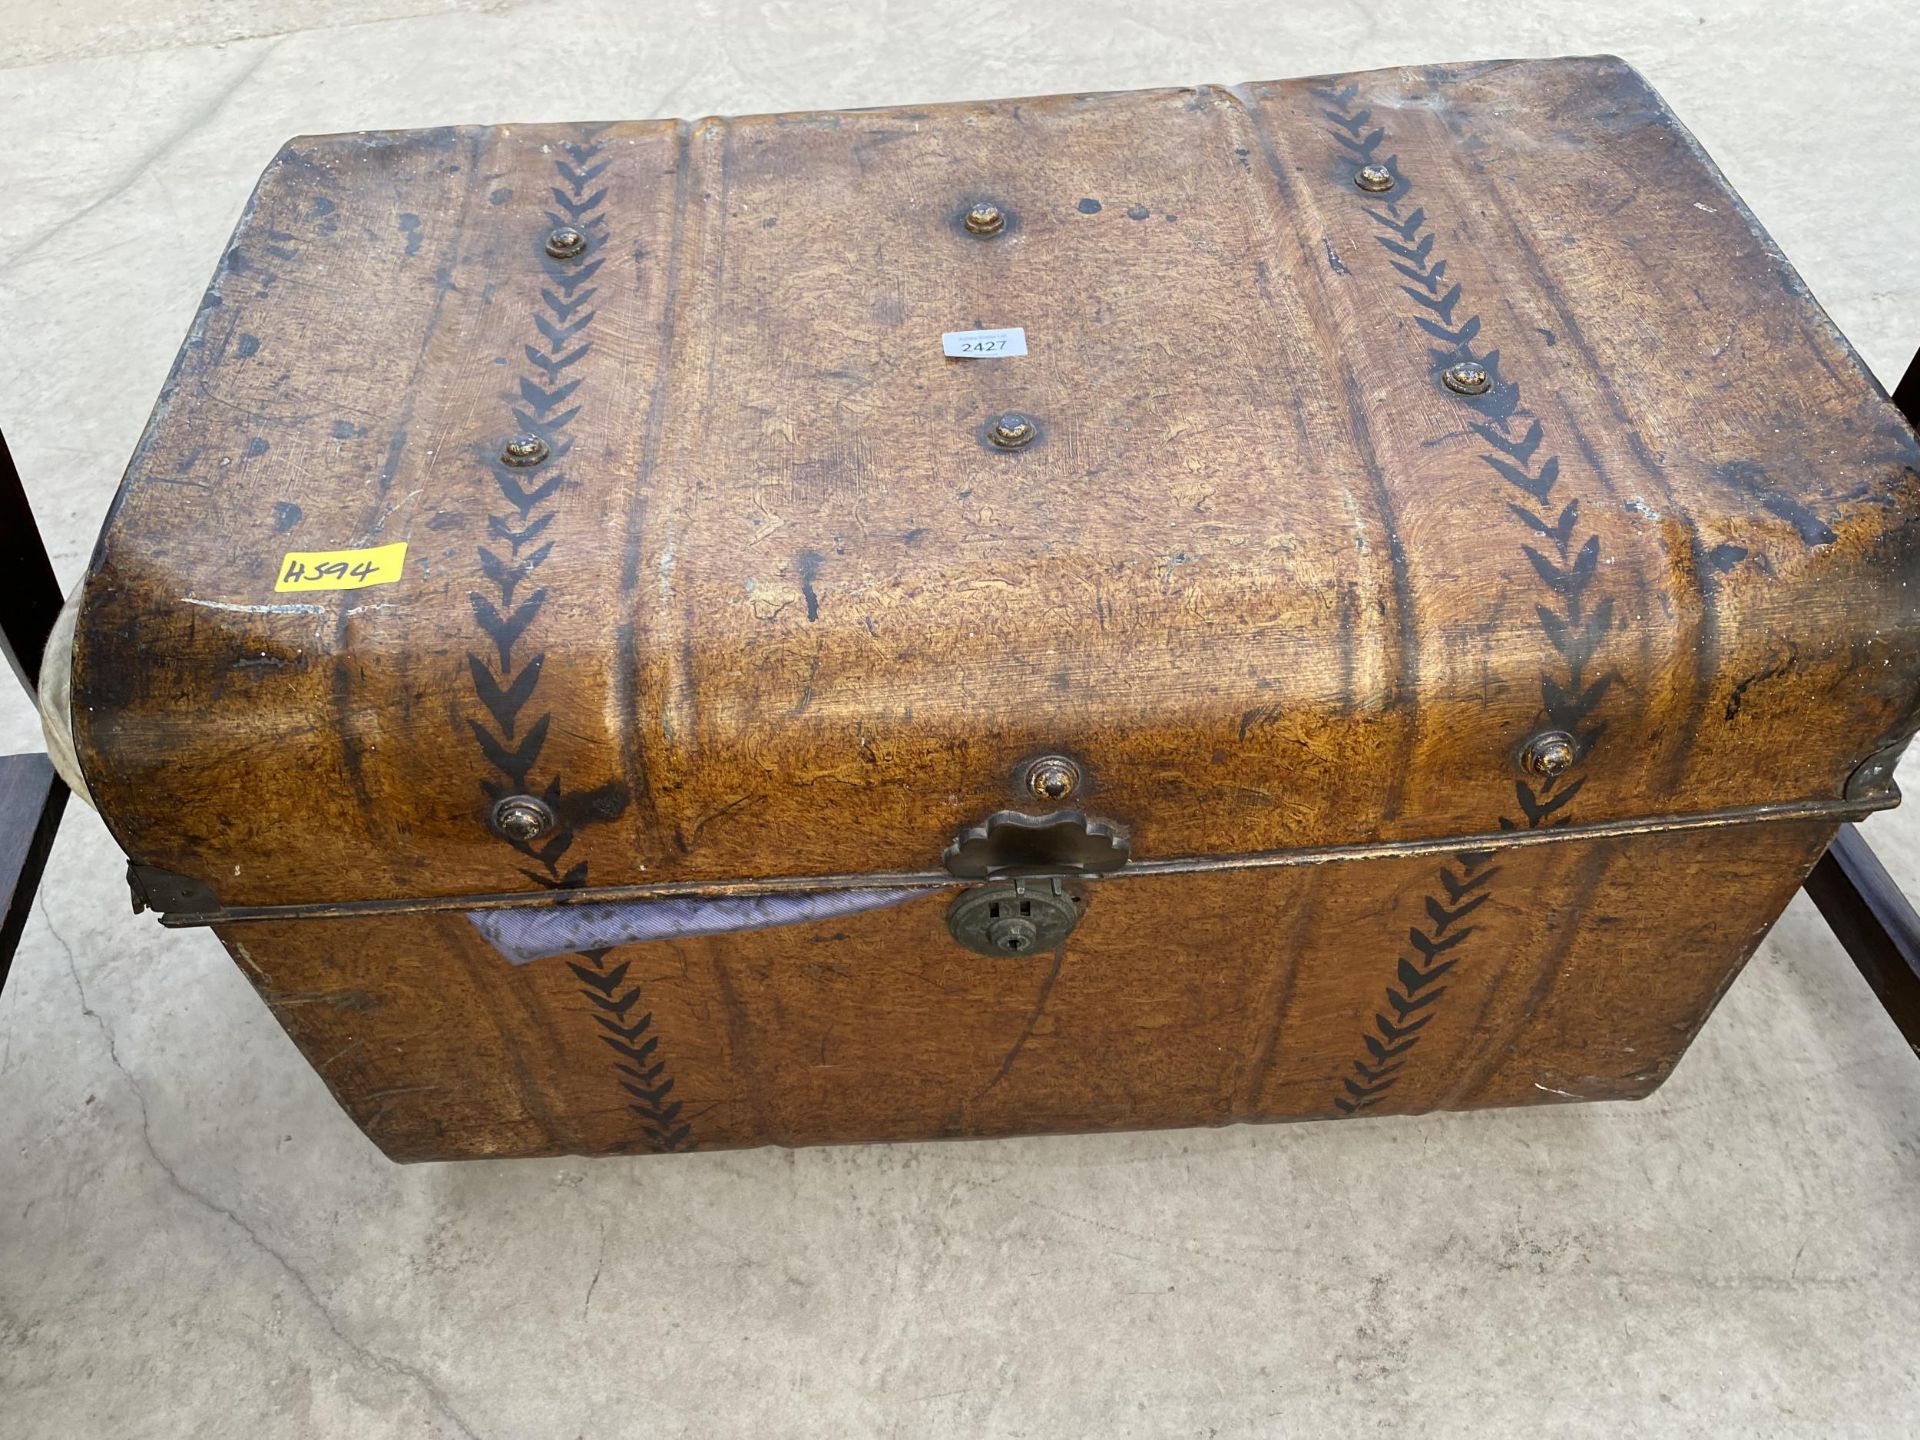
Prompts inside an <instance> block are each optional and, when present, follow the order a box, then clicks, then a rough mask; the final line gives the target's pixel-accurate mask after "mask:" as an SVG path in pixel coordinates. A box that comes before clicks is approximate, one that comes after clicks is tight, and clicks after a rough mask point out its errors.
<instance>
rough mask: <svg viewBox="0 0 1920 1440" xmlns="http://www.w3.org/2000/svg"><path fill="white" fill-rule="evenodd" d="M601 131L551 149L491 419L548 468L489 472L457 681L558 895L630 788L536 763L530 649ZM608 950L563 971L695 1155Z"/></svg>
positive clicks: (634, 1103) (603, 233)
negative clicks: (566, 251) (521, 306)
mask: <svg viewBox="0 0 1920 1440" xmlns="http://www.w3.org/2000/svg"><path fill="white" fill-rule="evenodd" d="M599 133H600V131H599V129H597V128H596V129H589V130H583V131H580V132H578V137H579V138H578V139H577V140H574V141H571V142H563V143H561V144H558V145H556V146H554V147H553V153H554V161H553V168H554V183H553V185H552V186H551V188H550V189H549V191H548V196H549V198H550V199H551V202H552V205H551V208H549V209H547V211H546V227H545V228H542V229H541V230H539V231H538V232H533V231H531V230H530V232H529V234H528V237H527V243H528V245H529V246H530V248H531V252H532V254H533V255H534V257H535V258H536V260H537V263H538V264H539V266H540V271H541V284H540V298H539V302H538V303H537V304H536V305H535V306H534V308H533V315H532V319H533V325H532V333H531V336H530V338H529V339H528V340H527V341H526V342H525V343H524V344H523V346H522V350H521V355H522V358H523V359H524V361H525V368H524V369H522V370H520V371H519V373H518V374H517V375H516V376H515V377H514V379H515V384H514V387H513V389H512V390H511V392H510V394H509V397H508V399H507V403H506V414H505V415H504V416H502V417H501V429H502V434H501V437H500V442H499V443H504V441H505V439H506V437H507V436H509V435H514V434H525V435H537V436H539V437H540V439H541V440H543V441H544V442H545V443H546V446H547V457H546V459H545V460H544V461H543V462H542V463H541V464H539V465H537V466H532V467H522V466H511V465H508V464H506V463H505V461H504V460H503V459H501V458H500V457H499V455H498V454H497V453H496V454H495V455H494V456H492V457H491V458H490V459H489V461H488V467H489V475H488V479H489V480H490V482H491V486H492V488H493V489H495V490H497V491H498V493H499V495H500V496H501V498H502V499H503V500H504V502H505V504H504V507H503V508H502V509H501V510H500V511H499V512H498V513H495V514H492V515H489V516H488V517H487V531H486V535H485V538H484V541H483V543H482V544H481V545H480V546H479V547H478V559H479V576H478V588H476V589H475V590H473V591H472V592H471V593H470V594H469V595H468V600H469V602H470V603H471V605H472V607H473V618H474V623H475V624H476V625H477V626H478V627H479V629H480V631H481V633H482V634H483V635H484V636H485V637H486V643H485V645H484V646H483V647H482V648H480V649H477V650H472V651H469V652H468V654H467V674H468V677H469V679H471V681H472V682H473V695H474V699H475V701H476V702H477V705H476V708H475V710H474V712H473V713H472V714H470V715H469V716H468V717H467V726H468V729H469V730H470V731H471V732H472V735H473V739H474V742H475V743H476V744H477V745H478V746H479V748H480V755H481V758H482V759H483V760H484V761H485V763H486V766H487V773H486V774H485V775H484V776H483V778H482V779H481V781H480V789H481V791H482V792H483V793H484V794H485V796H486V800H487V803H488V804H489V805H491V804H492V803H494V802H495V801H498V800H500V799H502V798H504V797H505V796H508V795H521V794H531V795H538V796H540V797H541V798H542V799H544V800H545V801H546V802H547V804H548V806H549V807H551V809H552V810H553V813H554V815H555V816H556V817H557V819H558V821H559V823H558V824H557V825H555V826H554V828H553V829H552V830H551V831H550V832H549V833H547V834H546V835H543V836H540V837H538V838H537V839H535V840H531V841H523V840H515V839H512V838H509V837H506V836H501V837H500V843H501V844H503V845H510V846H512V847H513V849H515V850H516V851H518V852H519V854H520V855H521V857H522V859H523V861H524V863H523V864H522V865H521V866H520V871H521V873H522V874H524V875H526V876H527V877H528V878H529V879H531V880H533V881H535V882H536V883H538V884H540V885H544V886H546V887H548V888H550V889H555V890H570V889H577V888H579V887H581V886H584V885H585V884H587V862H586V861H585V860H575V861H574V862H573V863H572V864H568V862H567V856H568V852H570V851H571V850H572V849H573V847H574V842H575V840H576V839H577V838H578V835H579V832H580V830H581V829H582V828H583V827H585V826H587V825H591V824H595V823H598V822H601V821H606V820H614V819H618V818H619V816H620V815H622V814H623V813H624V812H625V810H626V807H627V802H628V799H629V796H628V793H627V787H626V786H625V784H623V783H621V782H619V781H609V782H607V783H604V784H600V785H597V786H588V787H585V788H580V787H574V786H569V785H567V784H565V783H564V782H563V781H562V778H561V776H560V774H559V772H558V770H557V769H556V768H555V767H553V766H552V765H550V764H549V765H545V766H543V765H542V758H543V754H544V752H545V750H546V745H547V740H548V738H549V736H550V734H551V733H552V729H553V714H552V712H551V711H550V710H548V709H546V708H545V707H544V706H543V705H542V703H541V699H542V696H541V689H540V686H541V677H542V673H543V671H544V669H545V666H546V658H547V657H546V652H545V651H544V650H542V649H540V648H539V637H540V616H541V613H542V611H543V610H544V608H545V606H546V604H547V596H548V588H547V586H546V585H545V584H543V583H542V580H541V570H542V567H543V566H545V564H546V563H547V561H548V560H549V559H550V558H551V557H552V555H553V551H554V544H555V542H554V540H553V539H552V538H551V536H550V535H549V534H548V531H549V529H550V527H551V526H552V524H553V520H554V517H555V516H556V515H557V514H558V513H559V506H560V504H561V502H562V501H563V499H564V498H565V495H566V493H567V491H568V488H569V484H570V482H569V480H568V476H567V469H566V460H567V453H568V451H569V450H570V449H571V448H572V443H573V442H572V440H571V439H570V438H569V434H568V432H569V429H570V427H571V426H572V425H573V423H574V421H575V420H576V419H578V418H579V416H580V413H581V410H582V408H583V404H584V401H585V398H586V392H585V391H584V390H583V386H584V385H585V383H586V382H585V377H584V373H583V372H584V367H581V366H580V362H581V361H582V360H584V359H585V358H586V357H587V355H588V354H589V353H591V351H592V349H593V342H592V339H591V333H592V326H593V322H594V317H595V314H596V311H595V309H594V298H595V296H596V294H597V293H598V290H597V287H596V286H595V285H594V283H593V282H594V277H595V276H596V275H597V274H598V273H599V271H600V268H601V266H602V264H604V263H605V262H604V259H603V257H604V254H605V250H606V245H607V243H608V239H609V234H608V221H607V212H606V199H607V187H606V186H605V185H603V184H599V183H597V182H598V181H599V180H600V179H601V177H602V176H603V175H604V174H605V172H606V169H607V167H608V165H609V164H610V163H611V158H612V157H611V156H610V155H608V154H607V153H606V146H605V144H604V143H603V142H602V141H600V140H599V139H597V138H596V137H597V136H598V134H599ZM562 225H570V226H573V227H575V228H576V229H578V230H580V231H581V233H583V234H584V235H585V236H586V237H587V247H586V250H585V251H584V253H583V254H581V255H579V256H577V257H575V258H572V259H557V258H555V257H553V256H551V255H549V254H548V253H547V250H546V237H547V234H548V232H549V231H550V230H552V229H556V228H558V227H560V226H562ZM606 962H607V952H605V951H603V950H596V951H583V952H580V954H579V955H578V957H577V958H574V957H569V959H568V961H567V964H568V965H569V966H570V967H571V968H572V970H573V973H574V975H575V977H576V978H577V979H578V980H579V981H580V986H581V988H580V994H581V996H582V998H583V999H584V1000H585V1001H586V1008H587V1010H588V1012H589V1013H590V1014H591V1015H592V1017H593V1020H594V1023H595V1025H596V1026H597V1028H598V1029H599V1030H600V1032H601V1034H600V1039H601V1041H602V1042H603V1043H604V1044H606V1045H607V1046H608V1047H610V1048H611V1049H612V1051H613V1060H614V1071H615V1075H616V1078H617V1080H618V1083H619V1084H620V1086H621V1088H622V1089H623V1090H624V1091H626V1093H627V1095H628V1097H629V1108H631V1109H632V1111H633V1113H634V1115H635V1117H636V1118H637V1119H638V1120H639V1122H640V1131H641V1135H642V1137H643V1141H642V1143H643V1146H644V1148H647V1149H654V1150H682V1149H687V1148H690V1147H691V1146H692V1144H693V1135H692V1131H691V1128H690V1126H689V1125H687V1124H686V1123H685V1122H683V1121H681V1120H680V1118H679V1117H680V1102H679V1101H677V1100H673V1099H670V1098H669V1097H670V1095H671V1093H672V1090H673V1081H672V1079H671V1078H669V1077H668V1076H667V1074H666V1061H665V1059H664V1058H663V1057H662V1056H661V1054H660V1037H659V1036H658V1035H657V1034H654V1033H651V1032H652V1028H653V1016H652V1014H651V1013H647V1012H640V1013H636V1011H638V1007H639V1004H640V986H639V985H638V984H637V983H636V984H631V985H629V984H628V983H627V966H626V964H620V965H617V966H613V967H611V968H609V967H608V965H607V963H606Z"/></svg>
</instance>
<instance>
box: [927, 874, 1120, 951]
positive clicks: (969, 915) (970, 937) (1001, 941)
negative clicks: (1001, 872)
mask: <svg viewBox="0 0 1920 1440" xmlns="http://www.w3.org/2000/svg"><path fill="white" fill-rule="evenodd" d="M1086 903H1087V900H1086V896H1085V895H1082V894H1080V893H1078V892H1077V891H1072V890H1069V889H1067V887H1066V884H1065V882H1063V881H1061V880H1060V879H1058V878H1057V877H1056V878H1053V879H1041V878H1039V877H1037V876H1036V877H1034V878H1032V879H1029V880H1015V881H1014V882H1013V883H1012V884H1010V885H981V886H978V887H977V888H975V889H972V890H968V891H966V892H964V893H963V894H962V895H961V896H960V898H959V899H957V900H955V901H954V902H953V905H952V907H951V908H949V909H948V911H947V929H948V930H950V931H952V932H953V938H954V939H955V940H958V941H959V942H960V943H961V944H962V945H964V946H965V947H966V948H967V949H969V950H971V951H973V952H974V953H975V954H976V955H997V956H999V957H1001V958H1002V959H1009V958H1015V957H1018V956H1021V955H1033V954H1036V953H1038V952H1041V951H1045V950H1054V949H1057V948H1059V946H1060V943H1061V942H1062V941H1063V940H1065V939H1066V938H1067V936H1068V935H1070V934H1071V933H1072V932H1073V927H1074V926H1075V925H1078V924H1079V923H1080V911H1081V909H1082V908H1083V907H1084V906H1085V905H1086Z"/></svg>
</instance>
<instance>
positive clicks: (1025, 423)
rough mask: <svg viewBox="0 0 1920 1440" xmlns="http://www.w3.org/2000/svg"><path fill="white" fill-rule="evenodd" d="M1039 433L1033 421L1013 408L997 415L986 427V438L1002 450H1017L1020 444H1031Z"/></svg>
mask: <svg viewBox="0 0 1920 1440" xmlns="http://www.w3.org/2000/svg"><path fill="white" fill-rule="evenodd" d="M1039 433H1040V431H1039V429H1038V428H1037V427H1036V426H1035V425H1034V423H1033V421H1031V420H1029V419H1028V418H1027V417H1026V416H1024V415H1022V414H1020V413H1019V412H1017V411H1014V410H1009V411H1007V413H1006V414H1004V415H1001V416H998V417H997V418H996V419H995V420H994V422H993V423H992V424H991V425H989V426H988V427H987V439H989V440H990V441H992V442H993V443H994V444H995V445H998V446H999V447H1000V448H1001V449H1002V450H1018V449H1019V448H1020V447H1021V446H1022V445H1027V444H1031V443H1032V441H1033V437H1034V436H1036V435H1038V434H1039Z"/></svg>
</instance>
